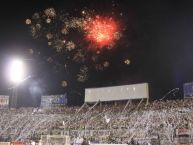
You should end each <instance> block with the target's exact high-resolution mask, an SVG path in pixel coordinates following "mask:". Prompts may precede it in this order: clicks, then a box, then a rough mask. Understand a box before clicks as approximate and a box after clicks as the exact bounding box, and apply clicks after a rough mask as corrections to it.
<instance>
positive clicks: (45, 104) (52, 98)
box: [40, 94, 67, 108]
mask: <svg viewBox="0 0 193 145" xmlns="http://www.w3.org/2000/svg"><path fill="white" fill-rule="evenodd" d="M66 104H67V95H66V94H63V95H49V96H42V97H41V105H40V107H42V108H50V107H57V106H63V105H66Z"/></svg>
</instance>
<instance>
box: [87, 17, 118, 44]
mask: <svg viewBox="0 0 193 145" xmlns="http://www.w3.org/2000/svg"><path fill="white" fill-rule="evenodd" d="M84 29H85V31H86V34H87V35H86V38H87V39H88V40H89V41H91V42H92V43H95V45H97V46H98V47H100V48H101V47H104V46H108V45H110V44H111V43H112V42H113V41H114V40H115V37H114V36H116V33H117V31H118V26H117V23H116V22H115V21H114V20H113V19H112V18H106V17H99V16H97V17H96V18H94V19H93V20H91V21H86V22H85V28H84Z"/></svg>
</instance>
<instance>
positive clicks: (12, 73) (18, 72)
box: [8, 59, 24, 108]
mask: <svg viewBox="0 0 193 145" xmlns="http://www.w3.org/2000/svg"><path fill="white" fill-rule="evenodd" d="M8 71H9V72H8V73H9V78H10V81H11V82H12V83H13V87H11V88H9V89H11V90H12V91H11V92H12V94H11V98H10V107H11V108H17V107H18V96H17V92H18V86H19V85H20V84H21V83H22V82H23V81H24V79H23V76H24V63H23V61H22V60H21V59H14V60H12V61H11V63H10V66H9V69H8Z"/></svg>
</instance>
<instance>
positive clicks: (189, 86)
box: [183, 82, 193, 98]
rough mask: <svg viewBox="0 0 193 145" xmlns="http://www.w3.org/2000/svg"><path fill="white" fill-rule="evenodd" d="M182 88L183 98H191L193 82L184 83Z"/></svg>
mask: <svg viewBox="0 0 193 145" xmlns="http://www.w3.org/2000/svg"><path fill="white" fill-rule="evenodd" d="M183 88H184V98H192V97H193V82H191V83H185V84H184V86H183Z"/></svg>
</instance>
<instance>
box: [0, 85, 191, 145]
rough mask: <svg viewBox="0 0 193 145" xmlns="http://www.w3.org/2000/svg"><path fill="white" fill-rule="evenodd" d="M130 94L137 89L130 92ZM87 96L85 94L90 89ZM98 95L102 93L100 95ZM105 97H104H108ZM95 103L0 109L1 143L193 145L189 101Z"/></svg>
mask: <svg viewBox="0 0 193 145" xmlns="http://www.w3.org/2000/svg"><path fill="white" fill-rule="evenodd" d="M143 85H144V84H143ZM144 86H146V85H144ZM124 87H125V86H124ZM127 87H128V86H127ZM129 87H130V86H129ZM132 88H133V86H132ZM144 88H145V87H144ZM146 88H147V87H146ZM97 89H98V88H97ZM100 89H110V88H109V87H108V88H100ZM113 89H115V88H113ZM120 90H121V89H120ZM126 90H127V89H126ZM133 90H138V88H137V87H136V86H135V89H133ZM142 90H143V89H142ZM144 90H145V89H144ZM86 91H88V92H89V89H87V90H86ZM91 91H93V89H92V90H91ZM94 91H95V90H94ZM111 91H112V90H111ZM99 92H102V93H103V91H101V90H99ZM104 92H105V91H104ZM141 92H143V91H141ZM144 92H145V93H147V91H144ZM91 93H92V92H91ZM91 93H90V94H91ZM105 93H106V96H108V93H110V92H108V91H107V92H105ZM95 94H96V92H95ZM123 94H124V93H123ZM134 94H135V93H134ZM138 94H139V92H138ZM86 95H87V97H91V96H88V94H87V93H85V99H86ZM98 95H99V96H100V95H101V94H100V93H98ZM112 95H114V93H113V94H112ZM135 95H136V94H135ZM146 95H147V94H146ZM104 96H105V94H104ZM115 96H116V95H115ZM136 96H137V95H136ZM96 97H97V96H95V99H96ZM129 97H131V96H129ZM138 98H139V97H138ZM103 99H104V98H103ZM90 100H91V98H90ZM124 100H125V99H124ZM95 101H96V102H88V101H85V103H84V104H83V105H82V106H81V107H67V106H62V107H54V108H18V109H2V110H0V115H1V117H0V141H4V142H5V141H26V142H27V141H29V140H34V141H36V142H39V141H40V140H41V141H42V139H43V138H44V139H43V140H44V141H45V140H46V142H47V143H48V144H49V143H50V144H51V142H52V141H53V140H54V139H53V140H52V141H51V136H57V137H58V136H69V137H70V141H71V143H72V142H73V143H74V144H76V143H77V144H80V142H79V138H82V137H84V138H86V139H88V140H89V141H90V142H91V143H109V144H115V143H116V144H118V143H119V144H123V143H128V142H131V140H134V142H138V144H147V143H152V144H153V143H156V144H161V145H175V144H180V143H181V144H191V143H192V132H193V100H192V99H184V100H171V101H162V100H161V101H153V102H149V103H146V102H142V101H127V100H125V101H121V102H120V101H118V102H117V100H116V102H117V103H111V101H104V102H103V101H98V99H97V100H95ZM87 102H88V103H87ZM101 102H102V103H101ZM101 104H102V105H101ZM59 140H60V139H59Z"/></svg>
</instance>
